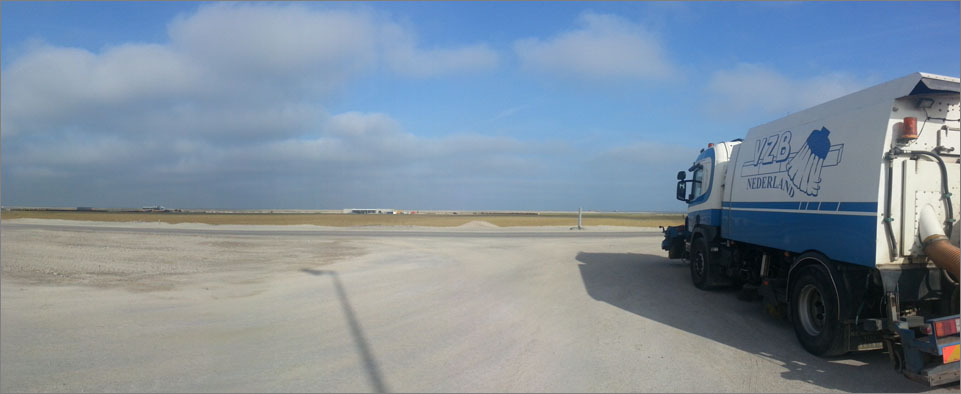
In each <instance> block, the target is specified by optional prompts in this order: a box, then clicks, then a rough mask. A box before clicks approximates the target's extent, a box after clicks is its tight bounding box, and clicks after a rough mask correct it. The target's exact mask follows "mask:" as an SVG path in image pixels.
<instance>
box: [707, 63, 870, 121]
mask: <svg viewBox="0 0 961 394" xmlns="http://www.w3.org/2000/svg"><path fill="white" fill-rule="evenodd" d="M864 86H866V83H865V82H864V81H860V80H858V79H856V78H854V77H852V76H850V75H847V74H842V73H829V74H823V75H817V76H813V77H807V78H790V77H788V76H785V75H784V74H781V73H780V72H778V71H776V70H774V69H771V68H769V67H766V66H762V65H757V64H748V63H741V64H738V65H737V66H735V67H734V68H732V69H729V70H720V71H716V72H714V73H713V74H712V75H711V78H710V81H709V82H708V85H707V92H708V94H709V97H708V104H707V108H708V110H709V111H710V112H712V113H715V114H730V115H737V114H739V113H745V112H754V113H758V112H762V113H770V114H783V113H785V112H793V111H799V110H802V109H805V108H808V107H811V106H814V105H817V104H820V103H823V102H825V101H829V100H832V99H835V98H838V97H841V96H843V95H845V94H848V93H852V92H854V91H857V90H858V89H860V88H863V87H864Z"/></svg>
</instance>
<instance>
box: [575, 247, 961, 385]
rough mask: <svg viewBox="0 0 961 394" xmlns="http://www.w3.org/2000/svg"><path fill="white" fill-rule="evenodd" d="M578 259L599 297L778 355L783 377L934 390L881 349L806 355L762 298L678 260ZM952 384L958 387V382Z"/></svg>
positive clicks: (600, 256) (611, 255)
mask: <svg viewBox="0 0 961 394" xmlns="http://www.w3.org/2000/svg"><path fill="white" fill-rule="evenodd" d="M577 261H578V262H580V265H579V266H578V268H579V269H580V272H581V276H582V279H583V280H584V287H585V289H586V290H587V294H588V295H590V296H591V297H592V298H593V299H595V300H597V301H601V302H606V303H608V304H610V305H613V306H615V307H618V308H620V309H623V310H625V311H627V312H630V313H633V314H636V315H638V316H642V317H644V318H647V319H651V320H654V321H657V322H660V323H663V324H666V325H669V326H671V327H674V328H677V329H680V330H683V331H686V332H689V333H691V334H694V335H698V336H701V337H704V338H707V339H710V340H712V341H715V342H718V343H721V344H725V345H727V346H731V347H734V348H737V349H740V350H742V351H745V352H748V353H753V354H757V355H760V356H763V357H765V358H767V359H770V360H773V361H774V362H776V363H779V364H781V365H782V366H783V367H784V368H787V369H788V370H787V371H786V372H783V373H782V374H781V375H782V377H783V378H785V379H790V380H800V381H804V382H808V383H811V384H814V385H817V386H820V387H823V388H825V389H828V390H843V391H857V392H920V391H925V390H928V389H929V388H928V387H927V386H924V385H921V384H918V383H915V382H913V381H910V380H908V379H907V378H904V377H902V376H901V375H899V374H897V373H895V372H894V370H893V369H892V367H891V365H890V361H888V355H887V353H885V352H883V351H873V352H861V353H851V354H848V355H846V356H842V357H836V358H831V359H825V358H819V357H816V356H813V355H811V354H809V353H807V352H806V351H805V350H804V349H803V348H801V345H800V344H799V343H798V342H797V339H796V338H795V337H794V330H793V329H792V327H791V324H790V322H788V321H787V319H784V318H775V317H772V316H770V315H768V314H767V313H766V312H765V311H764V308H763V307H762V305H761V303H760V302H745V301H740V300H738V299H737V292H736V291H733V290H727V291H710V292H708V291H703V290H698V289H697V288H695V287H694V285H693V284H691V279H690V270H689V268H688V265H687V264H685V263H683V262H681V261H680V260H668V259H667V258H665V257H662V256H655V255H648V254H634V253H588V252H580V253H578V255H577ZM952 386H953V387H954V388H957V384H954V385H952ZM952 386H947V387H948V388H951V387H952Z"/></svg>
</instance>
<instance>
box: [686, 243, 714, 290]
mask: <svg viewBox="0 0 961 394" xmlns="http://www.w3.org/2000/svg"><path fill="white" fill-rule="evenodd" d="M691 282H693V283H694V287H697V288H698V289H701V290H710V289H714V288H716V287H718V285H719V284H720V281H719V280H718V273H717V263H716V262H715V261H714V259H713V258H712V256H711V251H710V250H709V249H708V248H707V241H704V238H698V239H695V240H694V243H693V244H692V245H691Z"/></svg>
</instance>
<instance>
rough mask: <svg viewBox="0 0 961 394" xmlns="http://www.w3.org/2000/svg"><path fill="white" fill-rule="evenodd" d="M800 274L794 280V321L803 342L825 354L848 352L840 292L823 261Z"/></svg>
mask: <svg viewBox="0 0 961 394" xmlns="http://www.w3.org/2000/svg"><path fill="white" fill-rule="evenodd" d="M796 278H797V279H796V280H795V281H794V283H792V284H791V298H790V299H791V322H792V323H793V324H794V333H795V334H796V335H797V339H798V341H799V342H801V346H803V347H804V349H805V350H807V351H808V352H809V353H811V354H813V355H815V356H821V357H830V356H839V355H842V354H844V353H846V351H847V349H846V348H845V346H844V327H843V326H842V324H841V322H840V320H838V294H837V291H836V290H835V287H834V282H832V281H831V277H830V275H829V274H828V273H827V272H826V271H825V269H824V268H823V267H821V266H819V265H809V266H807V267H804V268H802V269H801V271H800V272H798V273H797V277H796Z"/></svg>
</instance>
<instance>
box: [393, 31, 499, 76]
mask: <svg viewBox="0 0 961 394" xmlns="http://www.w3.org/2000/svg"><path fill="white" fill-rule="evenodd" d="M383 32H384V46H385V47H384V49H383V51H384V57H385V60H386V62H387V64H388V65H389V66H390V67H391V68H392V69H393V70H394V71H396V72H398V73H400V74H402V75H407V76H412V77H419V78H423V77H432V76H440V75H447V74H453V73H458V74H459V73H465V72H467V73H472V72H480V71H488V70H492V69H494V68H496V67H497V65H498V63H499V62H500V56H499V55H498V54H497V52H495V51H494V50H492V49H491V48H490V47H489V46H488V45H487V44H484V43H478V44H473V45H468V46H463V47H459V48H430V49H425V48H418V46H417V42H416V40H415V39H414V35H413V33H412V32H411V31H410V30H408V29H402V28H400V27H399V26H398V25H387V26H385V27H384V29H383Z"/></svg>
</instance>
